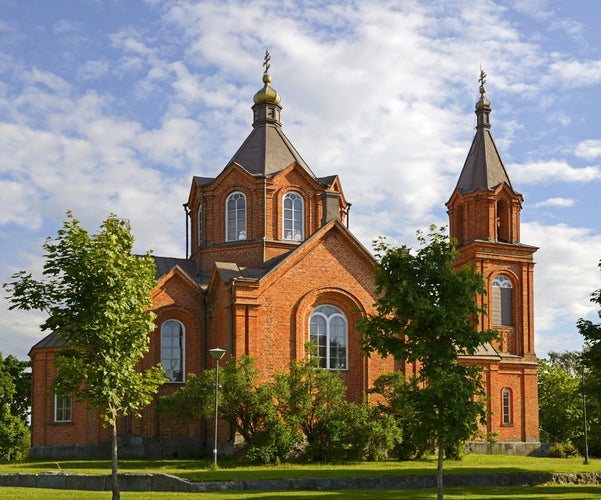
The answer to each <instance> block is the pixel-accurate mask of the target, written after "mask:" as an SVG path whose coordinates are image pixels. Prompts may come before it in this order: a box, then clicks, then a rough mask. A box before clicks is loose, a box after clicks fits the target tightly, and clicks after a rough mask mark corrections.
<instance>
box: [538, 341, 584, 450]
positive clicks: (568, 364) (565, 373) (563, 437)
mask: <svg viewBox="0 0 601 500" xmlns="http://www.w3.org/2000/svg"><path fill="white" fill-rule="evenodd" d="M573 354H578V353H554V352H550V353H549V359H540V360H539V365H538V405H539V418H540V427H541V429H542V431H543V433H544V435H546V436H548V437H546V439H548V440H550V441H554V442H560V443H561V442H565V441H574V440H579V439H580V438H581V436H582V434H583V426H582V379H581V376H580V368H579V367H578V365H577V364H575V363H574V362H573V360H570V359H569V358H570V357H571V355H573Z"/></svg>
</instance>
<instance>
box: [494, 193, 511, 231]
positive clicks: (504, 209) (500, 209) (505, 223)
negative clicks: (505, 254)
mask: <svg viewBox="0 0 601 500" xmlns="http://www.w3.org/2000/svg"><path fill="white" fill-rule="evenodd" d="M510 224H511V221H510V214H509V205H508V203H507V202H505V201H502V200H499V201H498V202H497V240H499V241H510V229H511V225H510Z"/></svg>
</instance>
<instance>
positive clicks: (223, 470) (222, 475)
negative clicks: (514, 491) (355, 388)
mask: <svg viewBox="0 0 601 500" xmlns="http://www.w3.org/2000/svg"><path fill="white" fill-rule="evenodd" d="M46 472H65V473H72V474H93V475H108V474H110V461H109V460H58V461H57V460H28V461H25V462H22V463H17V464H15V463H5V464H0V474H15V473H28V474H39V473H46ZM119 472H120V473H147V474H152V473H157V474H170V475H173V476H177V477H180V478H182V479H186V480H188V481H191V482H201V481H230V480H240V479H246V480H260V479H291V478H320V477H328V478H332V477H340V478H344V477H377V476H423V475H433V474H435V472H436V461H435V460H434V459H433V458H428V459H424V460H415V461H407V462H401V461H393V460H387V461H381V462H356V463H339V464H318V463H315V464H290V463H286V464H280V465H253V464H249V463H246V462H240V461H234V460H228V459H224V460H221V461H220V465H219V467H218V468H217V469H214V468H213V466H212V462H211V461H210V460H203V459H199V460H189V459H177V460H130V459H123V460H120V462H119ZM536 472H546V473H571V474H578V473H593V472H597V473H601V460H591V461H589V464H587V465H585V464H584V463H583V460H582V459H581V458H569V459H553V458H538V457H522V456H508V455H476V454H470V455H466V456H465V457H463V459H462V460H459V461H454V460H449V461H446V462H445V470H444V473H445V475H457V474H474V473H479V474H515V473H524V474H527V473H536Z"/></svg>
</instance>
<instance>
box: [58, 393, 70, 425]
mask: <svg viewBox="0 0 601 500" xmlns="http://www.w3.org/2000/svg"><path fill="white" fill-rule="evenodd" d="M54 421H55V422H72V421H73V398H72V397H71V396H70V395H66V396H64V395H61V396H59V395H58V394H56V393H55V394H54Z"/></svg>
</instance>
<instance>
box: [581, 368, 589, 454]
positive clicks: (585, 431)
mask: <svg viewBox="0 0 601 500" xmlns="http://www.w3.org/2000/svg"><path fill="white" fill-rule="evenodd" d="M582 420H583V422H582V423H583V425H584V464H585V465H587V464H588V423H587V421H586V394H585V393H584V368H583V369H582Z"/></svg>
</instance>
